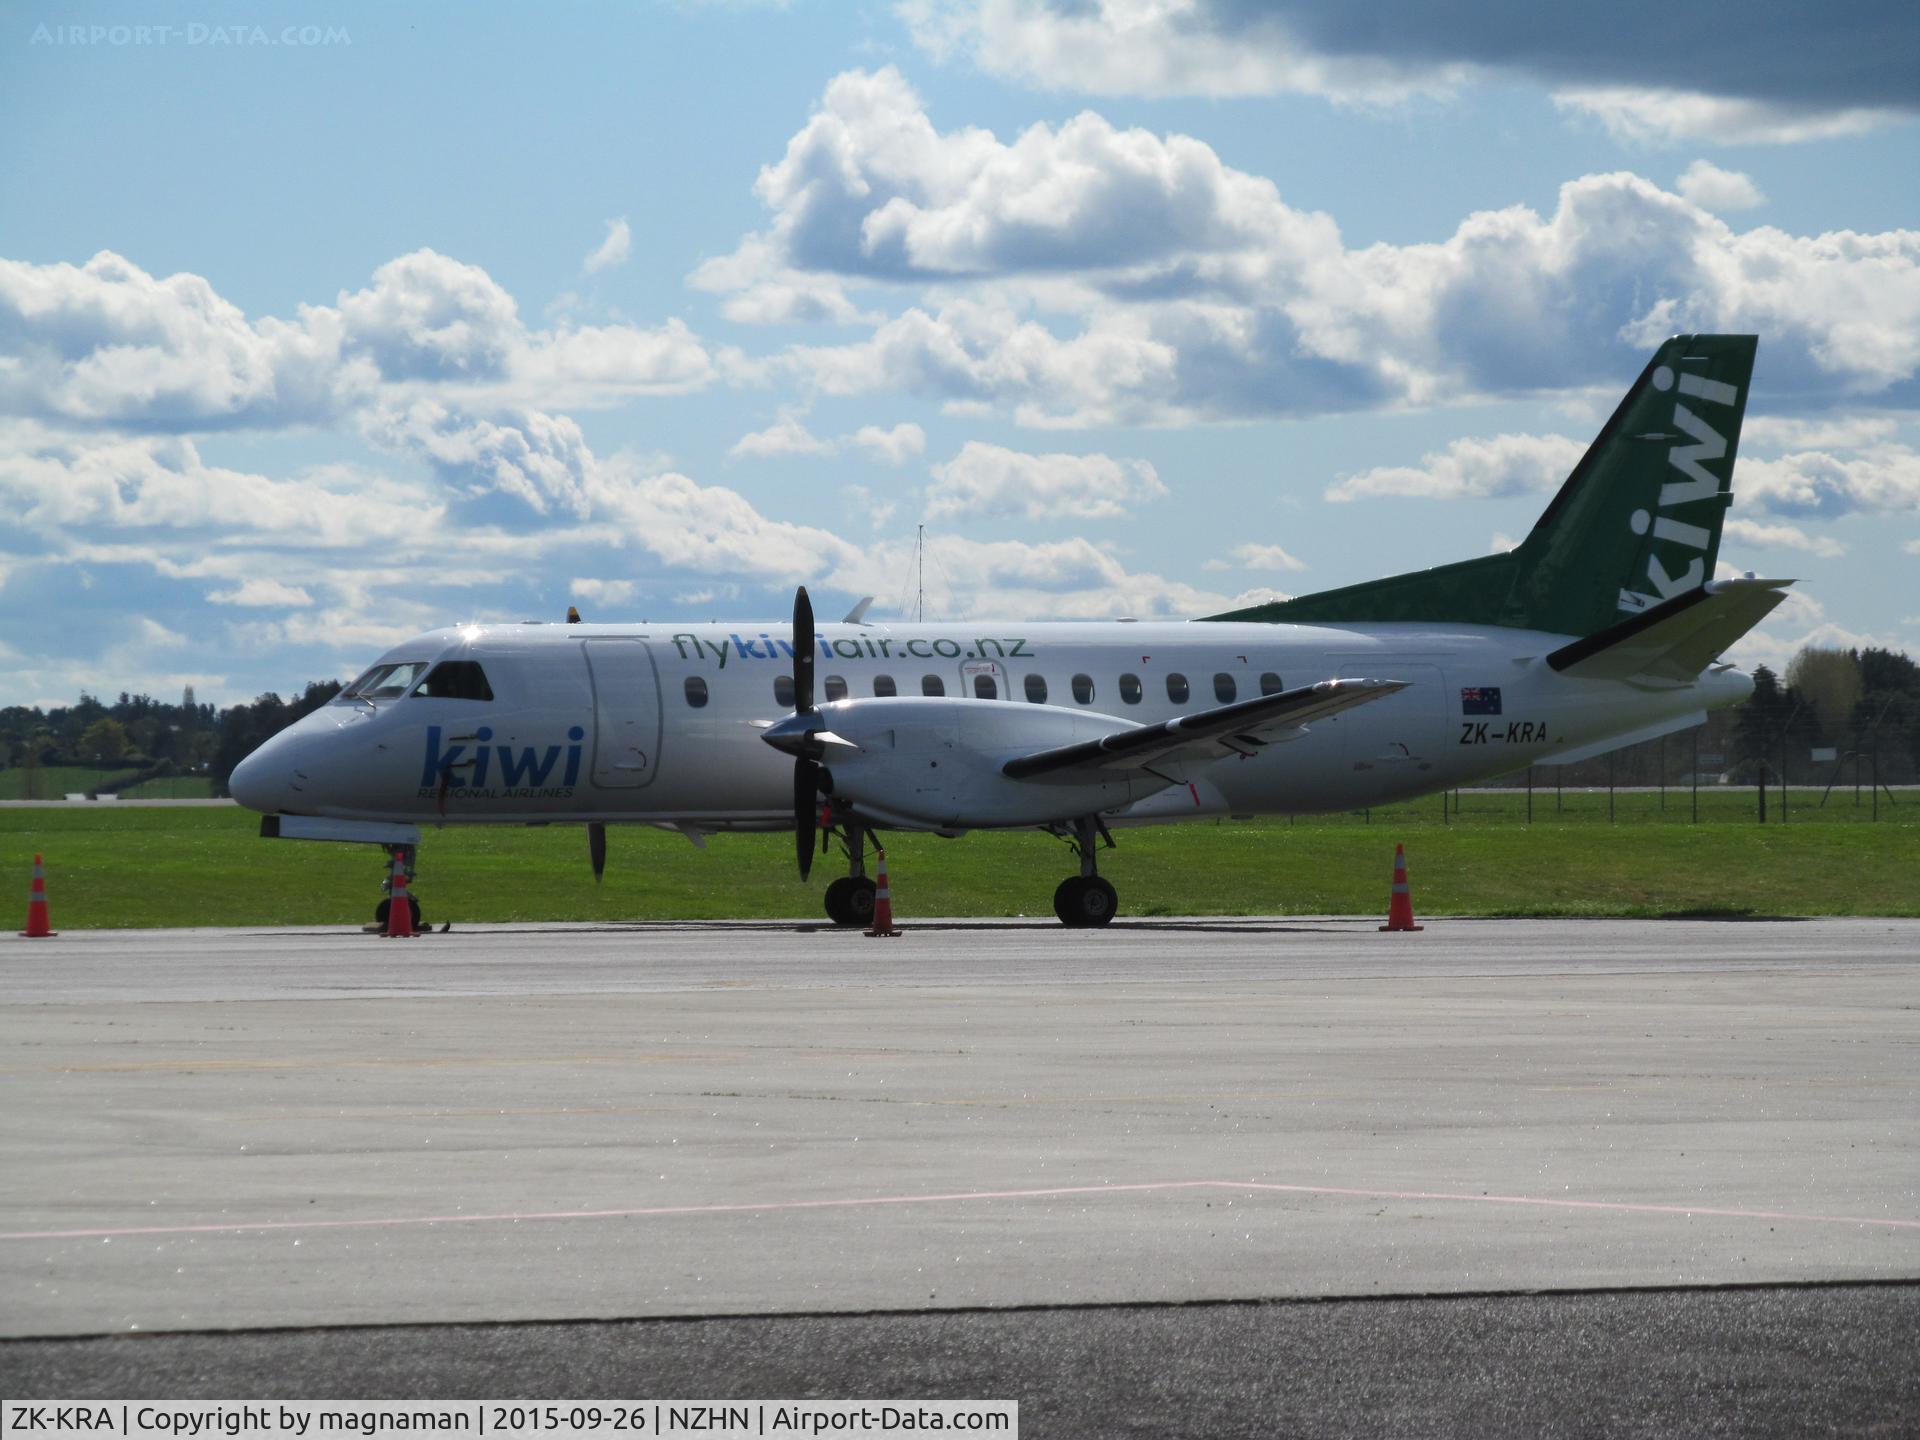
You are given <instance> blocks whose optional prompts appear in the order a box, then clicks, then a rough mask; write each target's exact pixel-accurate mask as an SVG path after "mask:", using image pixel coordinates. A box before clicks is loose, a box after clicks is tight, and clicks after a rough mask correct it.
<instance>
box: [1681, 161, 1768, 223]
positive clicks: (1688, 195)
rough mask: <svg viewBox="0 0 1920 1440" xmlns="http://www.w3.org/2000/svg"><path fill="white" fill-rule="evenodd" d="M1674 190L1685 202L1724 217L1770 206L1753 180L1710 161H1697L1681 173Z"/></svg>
mask: <svg viewBox="0 0 1920 1440" xmlns="http://www.w3.org/2000/svg"><path fill="white" fill-rule="evenodd" d="M1673 188H1674V189H1675V190H1677V191H1679V192H1680V195H1681V196H1682V198H1684V199H1686V200H1689V201H1691V202H1692V203H1693V204H1695V205H1698V206H1699V207H1700V208H1701V209H1702V210H1712V211H1714V212H1716V213H1721V212H1724V211H1727V210H1751V209H1753V208H1754V206H1756V205H1764V204H1766V203H1767V197H1766V196H1764V195H1762V194H1761V193H1760V187H1759V186H1758V185H1755V184H1754V183H1753V179H1752V177H1751V176H1748V175H1743V174H1741V173H1740V172H1739V171H1738V170H1722V169H1721V168H1720V167H1719V166H1718V165H1715V164H1714V163H1713V162H1712V161H1710V160H1696V161H1694V162H1693V163H1692V164H1691V165H1689V166H1687V168H1686V169H1685V170H1684V171H1682V172H1681V174H1680V177H1679V178H1678V179H1677V180H1675V181H1674V182H1673Z"/></svg>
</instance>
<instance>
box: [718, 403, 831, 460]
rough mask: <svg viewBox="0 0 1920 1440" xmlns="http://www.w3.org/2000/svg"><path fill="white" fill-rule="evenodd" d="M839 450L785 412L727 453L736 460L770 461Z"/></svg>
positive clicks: (740, 440)
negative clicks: (783, 456)
mask: <svg viewBox="0 0 1920 1440" xmlns="http://www.w3.org/2000/svg"><path fill="white" fill-rule="evenodd" d="M838 448H839V447H838V446H836V445H835V444H834V442H833V441H831V440H822V439H821V438H820V437H819V436H818V435H815V434H814V433H813V432H812V431H811V430H809V429H807V427H806V426H805V425H804V424H802V423H801V421H800V417H799V416H797V415H794V414H792V413H791V412H788V411H782V412H781V415H780V418H779V419H778V420H776V421H774V422H773V424H771V425H769V426H768V427H767V428H766V429H764V430H755V431H753V432H752V433H750V434H747V435H742V436H741V437H740V438H739V439H738V440H736V441H734V443H733V448H732V449H731V450H729V451H727V454H728V455H729V456H732V457H734V458H735V459H738V458H741V457H743V456H749V457H752V458H755V459H761V460H767V459H773V458H777V457H778V456H781V455H831V454H833V452H834V451H835V450H836V449H838Z"/></svg>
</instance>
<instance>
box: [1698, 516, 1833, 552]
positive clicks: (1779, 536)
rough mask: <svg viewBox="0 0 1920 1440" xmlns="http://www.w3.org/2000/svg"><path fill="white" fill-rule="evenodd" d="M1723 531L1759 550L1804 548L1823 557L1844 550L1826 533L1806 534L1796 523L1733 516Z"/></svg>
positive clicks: (1731, 537) (1730, 536) (1729, 537)
mask: <svg viewBox="0 0 1920 1440" xmlns="http://www.w3.org/2000/svg"><path fill="white" fill-rule="evenodd" d="M1723 534H1724V535H1725V537H1726V538H1727V539H1728V540H1737V541H1739V542H1741V543H1742V544H1745V545H1753V546H1757V547H1758V548H1760V549H1763V550H1783V549H1784V550H1804V551H1806V552H1807V553H1808V554H1809V555H1818V556H1819V557H1820V558H1821V559H1823V560H1831V559H1833V558H1835V557H1836V556H1840V555H1844V554H1846V553H1847V547H1846V546H1845V545H1842V544H1841V543H1840V542H1839V541H1838V540H1835V539H1833V538H1831V537H1830V536H1826V535H1809V534H1807V532H1806V531H1804V530H1802V529H1800V528H1799V527H1798V526H1796V525H1762V524H1761V523H1759V522H1758V521H1756V520H1742V519H1740V518H1738V517H1737V516H1736V517H1732V518H1729V519H1728V520H1727V521H1726V522H1725V524H1724V527H1723Z"/></svg>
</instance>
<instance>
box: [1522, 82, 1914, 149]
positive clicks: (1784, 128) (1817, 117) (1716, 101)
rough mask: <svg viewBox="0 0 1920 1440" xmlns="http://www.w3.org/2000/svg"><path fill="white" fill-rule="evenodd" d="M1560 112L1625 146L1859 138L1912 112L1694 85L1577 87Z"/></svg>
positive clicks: (1561, 96)
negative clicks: (1707, 91) (1773, 98)
mask: <svg viewBox="0 0 1920 1440" xmlns="http://www.w3.org/2000/svg"><path fill="white" fill-rule="evenodd" d="M1554 104H1555V105H1557V106H1559V107H1560V109H1562V110H1565V111H1569V112H1572V113H1575V114H1582V115H1587V116H1590V117H1592V118H1593V119H1595V120H1598V121H1599V122H1600V123H1601V124H1602V125H1604V126H1605V127H1606V128H1607V131H1608V132H1609V133H1610V134H1611V135H1612V136H1613V137H1614V138H1615V139H1616V140H1621V141H1625V142H1627V143H1629V144H1667V145H1678V144H1684V143H1686V142H1689V141H1700V140H1706V141H1711V142H1713V143H1714V144H1717V145H1798V144H1801V143H1804V142H1806V141H1810V140H1838V139H1844V138H1845V137H1847V136H1850V135H1864V134H1866V133H1867V132H1868V131H1870V130H1878V129H1880V128H1881V127H1883V126H1886V125H1892V124H1895V123H1897V122H1898V121H1900V120H1901V119H1903V118H1906V117H1907V115H1908V114H1910V113H1911V112H1910V108H1909V109H1907V110H1902V109H1896V108H1894V107H1892V106H1859V105H1849V104H1836V105H1831V106H1827V105H1812V104H1777V103H1771V102H1768V101H1763V100H1750V99H1744V98H1740V97H1728V96H1724V95H1703V94H1701V93H1699V92H1698V91H1692V90H1658V89H1654V90H1649V89H1643V88H1640V87H1638V86H1631V85H1621V86H1584V85H1576V86H1570V87H1569V88H1567V89H1565V90H1562V91H1560V92H1559V93H1558V94H1556V95H1555V96H1554Z"/></svg>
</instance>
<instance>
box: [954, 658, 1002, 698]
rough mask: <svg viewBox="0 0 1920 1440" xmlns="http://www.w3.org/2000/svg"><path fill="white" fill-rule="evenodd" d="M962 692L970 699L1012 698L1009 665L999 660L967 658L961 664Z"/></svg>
mask: <svg viewBox="0 0 1920 1440" xmlns="http://www.w3.org/2000/svg"><path fill="white" fill-rule="evenodd" d="M960 693H961V694H962V695H963V696H965V697H966V698H967V699H969V700H1011V699H1012V698H1013V694H1012V692H1011V691H1009V690H1008V689H1007V667H1006V666H1004V665H1002V664H1001V663H1000V662H999V661H998V660H966V661H962V662H961V665H960Z"/></svg>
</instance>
